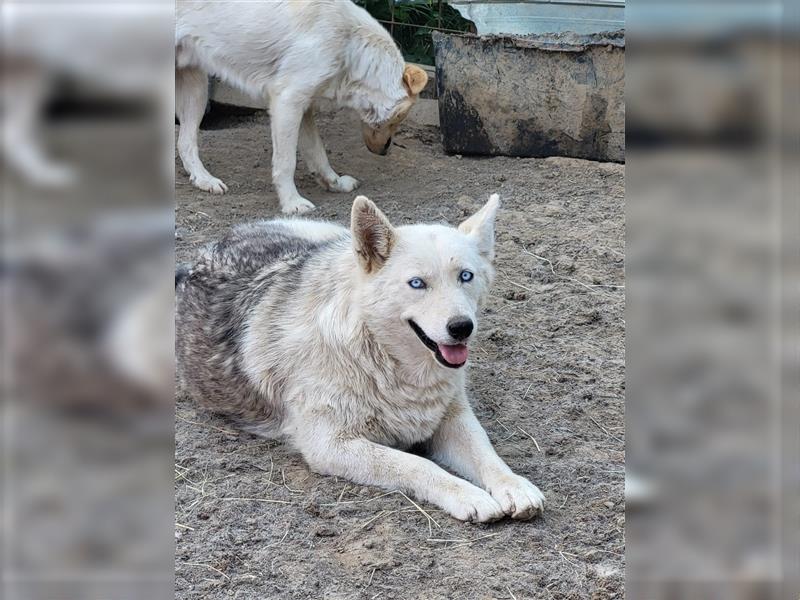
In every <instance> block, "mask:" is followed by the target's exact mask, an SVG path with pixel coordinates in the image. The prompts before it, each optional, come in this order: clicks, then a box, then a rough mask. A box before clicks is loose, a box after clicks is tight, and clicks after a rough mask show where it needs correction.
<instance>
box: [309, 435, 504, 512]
mask: <svg viewBox="0 0 800 600" xmlns="http://www.w3.org/2000/svg"><path fill="white" fill-rule="evenodd" d="M309 425H310V424H309V423H307V422H304V423H303V429H302V436H298V437H296V438H295V442H296V444H297V447H298V448H299V449H300V451H301V452H302V454H303V457H304V458H305V460H306V462H307V463H308V464H309V466H310V467H311V468H312V469H313V470H315V471H317V472H318V473H322V474H323V475H337V476H340V477H345V478H347V479H349V480H351V481H354V482H356V483H360V484H362V485H376V486H380V487H382V488H384V489H388V490H401V491H404V492H410V493H412V494H413V495H414V496H416V497H417V498H418V499H420V500H425V501H428V502H431V503H433V504H436V505H437V506H439V507H441V508H443V509H444V510H445V511H447V512H448V513H449V514H450V515H452V516H453V517H455V518H456V519H459V520H461V521H477V522H486V521H494V520H496V519H499V518H500V517H502V516H503V510H502V508H501V506H500V505H499V504H498V503H497V502H496V501H495V500H494V498H492V497H491V496H490V495H489V494H487V493H486V492H485V491H483V490H482V489H480V488H479V487H477V486H474V485H472V484H471V483H469V482H467V481H464V480H463V479H459V478H458V477H455V476H454V475H451V474H450V473H448V472H447V471H445V470H444V469H442V468H441V467H439V466H438V465H436V464H434V463H433V462H431V461H429V460H427V459H425V458H422V457H421V456H416V455H414V454H409V453H407V452H401V451H400V450H395V449H393V448H389V447H387V446H381V445H380V444H376V443H374V442H371V441H369V440H366V439H360V438H359V439H350V440H348V439H339V438H338V436H337V435H335V433H333V432H331V431H330V430H329V429H328V428H327V427H325V426H324V425H320V426H318V427H310V426H309Z"/></svg>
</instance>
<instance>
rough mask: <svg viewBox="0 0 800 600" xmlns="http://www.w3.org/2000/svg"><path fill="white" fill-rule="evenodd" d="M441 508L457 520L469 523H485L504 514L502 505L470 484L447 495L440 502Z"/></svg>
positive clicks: (500, 517)
mask: <svg viewBox="0 0 800 600" xmlns="http://www.w3.org/2000/svg"><path fill="white" fill-rule="evenodd" d="M442 508H444V509H445V510H446V511H447V512H448V513H449V514H450V516H452V517H454V518H456V519H458V520H459V521H469V522H471V523H487V522H489V521H496V520H498V519H502V518H503V516H504V513H503V509H502V507H501V506H500V505H499V504H498V503H497V501H495V499H494V498H492V497H491V496H490V495H489V494H487V493H486V492H484V491H483V490H482V489H480V488H479V487H475V486H474V485H471V484H468V487H467V486H464V487H463V488H462V489H460V490H459V491H458V492H457V493H455V494H453V495H452V496H450V497H448V498H447V499H446V500H445V501H444V502H442Z"/></svg>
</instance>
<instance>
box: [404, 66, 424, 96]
mask: <svg viewBox="0 0 800 600" xmlns="http://www.w3.org/2000/svg"><path fill="white" fill-rule="evenodd" d="M427 83H428V74H427V73H426V72H425V70H424V69H420V68H419V67H418V66H416V65H406V68H405V69H404V70H403V85H404V86H406V91H407V92H408V95H409V96H416V95H418V94H419V93H420V92H421V91H422V90H423V89H424V88H425V84H427Z"/></svg>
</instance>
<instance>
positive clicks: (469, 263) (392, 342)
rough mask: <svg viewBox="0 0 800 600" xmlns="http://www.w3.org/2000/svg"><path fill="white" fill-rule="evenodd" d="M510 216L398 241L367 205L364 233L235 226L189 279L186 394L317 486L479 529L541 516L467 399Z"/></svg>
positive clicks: (185, 290)
mask: <svg viewBox="0 0 800 600" xmlns="http://www.w3.org/2000/svg"><path fill="white" fill-rule="evenodd" d="M498 204H499V200H498V197H497V195H496V194H495V195H492V196H491V198H490V199H489V201H488V202H487V203H486V205H485V206H484V207H483V208H482V209H481V210H480V211H478V212H477V213H476V214H474V215H473V216H472V217H470V218H469V219H467V220H466V221H464V222H463V223H461V225H459V226H458V229H455V228H452V227H447V226H444V225H410V226H402V227H393V226H392V225H391V224H390V223H389V221H388V220H387V219H386V217H385V216H384V215H383V213H381V211H380V210H378V208H377V207H376V206H375V205H374V204H373V203H372V202H371V201H369V200H368V199H367V198H365V197H364V196H359V197H357V198H356V199H355V202H354V203H353V209H352V218H351V228H350V230H347V229H345V228H343V227H340V226H338V225H334V224H331V223H324V222H314V221H301V220H274V221H262V222H258V223H254V224H249V225H243V226H239V227H236V228H235V229H233V230H232V231H231V232H230V233H229V234H228V235H227V236H226V237H224V238H223V239H222V240H221V241H219V242H218V243H216V244H215V245H212V246H211V247H209V248H208V249H207V250H205V251H204V252H203V253H202V254H201V256H200V257H199V259H198V261H197V262H196V263H195V264H194V265H192V266H191V267H188V268H184V269H182V270H181V271H180V272H179V274H178V276H177V279H176V282H177V288H178V289H177V296H178V316H177V327H178V337H177V340H178V343H177V354H178V369H179V378H180V384H181V386H182V387H183V389H184V390H185V391H186V392H188V393H189V394H190V395H191V396H192V397H193V398H194V399H196V400H197V401H198V402H200V403H202V404H204V405H206V406H208V407H210V408H211V409H213V410H215V411H217V412H220V413H224V414H226V415H228V416H230V417H232V418H233V419H234V420H236V421H238V422H239V423H240V424H241V425H243V426H245V428H247V429H248V430H250V431H253V432H255V433H258V434H261V435H265V436H267V437H282V438H285V439H287V440H288V441H289V442H290V443H291V444H292V445H293V446H294V447H295V448H296V449H297V450H299V451H300V452H301V453H302V455H303V457H304V458H305V460H306V462H307V463H308V464H309V465H310V467H311V468H312V469H313V470H314V471H317V472H319V473H322V474H328V475H338V476H341V477H345V478H347V479H350V480H352V481H354V482H357V483H360V484H364V485H376V486H381V487H384V488H387V489H399V490H403V491H406V492H410V493H412V494H414V495H415V496H416V497H417V498H419V499H422V500H426V501H429V502H431V503H433V504H436V505H438V506H439V507H441V508H442V509H444V510H445V511H447V512H448V513H449V514H451V515H452V516H453V517H455V518H457V519H461V520H465V521H480V522H483V521H491V520H494V519H498V518H500V517H502V516H503V515H510V516H512V517H514V518H518V519H529V518H531V517H533V516H534V515H535V514H537V513H538V512H539V511H541V510H542V509H543V506H544V497H543V496H542V493H541V492H540V491H539V490H538V489H537V488H536V486H534V485H533V484H532V483H530V482H529V481H528V480H527V479H525V478H523V477H521V476H519V475H515V474H514V473H513V472H512V471H511V469H510V468H509V467H508V466H507V465H506V464H505V463H504V462H503V460H502V459H501V458H500V457H499V456H498V455H497V454H496V453H495V451H494V449H493V448H492V446H491V443H490V442H489V438H488V437H487V435H486V432H485V431H484V430H483V428H482V427H481V425H480V423H479V422H478V420H477V419H476V418H475V415H474V414H473V412H472V408H471V407H470V404H469V402H468V400H467V394H466V371H465V368H464V367H465V365H466V363H467V357H468V354H469V342H470V340H471V339H472V338H474V334H475V330H476V327H477V315H478V310H479V307H480V305H481V303H482V300H483V299H484V298H485V297H486V295H487V290H488V289H489V286H490V284H491V281H492V277H493V268H492V260H493V255H494V251H493V246H494V218H495V213H496V211H497V207H498ZM412 447H413V448H414V449H415V450H417V449H419V450H421V451H422V453H424V454H425V455H426V456H429V457H430V459H431V460H428V459H427V458H423V457H422V456H419V455H417V454H411V453H408V452H405V450H409V449H411V448H412ZM437 463H439V464H441V465H444V466H446V467H448V468H450V469H451V470H452V471H454V472H456V473H458V474H459V475H461V476H462V477H464V479H461V478H459V477H456V476H454V475H451V474H450V473H448V472H447V471H445V470H444V469H443V468H442V467H440V466H438V465H437ZM467 480H469V481H467ZM470 482H472V483H470Z"/></svg>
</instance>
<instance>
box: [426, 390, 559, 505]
mask: <svg viewBox="0 0 800 600" xmlns="http://www.w3.org/2000/svg"><path fill="white" fill-rule="evenodd" d="M429 451H430V454H431V457H432V458H433V459H434V460H435V461H437V462H440V463H442V464H444V465H446V466H448V467H450V468H452V469H453V470H454V471H455V472H456V473H458V474H460V475H462V476H463V477H466V478H467V479H469V480H470V481H474V482H475V483H477V484H478V485H480V486H482V487H483V488H485V489H486V490H487V491H488V492H489V493H490V494H491V495H492V497H493V498H494V499H495V500H497V501H498V502H499V503H500V506H502V507H503V512H505V514H507V515H511V516H512V517H514V518H515V519H530V518H532V517H534V516H535V515H536V514H537V513H538V512H541V511H542V510H543V509H544V496H543V495H542V492H540V491H539V488H537V487H536V486H535V485H533V484H532V483H531V482H530V481H528V480H527V479H525V478H524V477H521V476H519V475H516V474H515V473H514V472H513V471H512V470H511V469H510V468H509V466H508V465H507V464H506V463H505V462H503V459H501V458H500V457H499V456H498V455H497V453H496V452H495V450H494V448H493V447H492V443H491V442H490V441H489V436H487V435H486V431H484V429H483V427H482V426H481V424H480V423H479V422H478V419H477V418H476V417H475V414H474V413H473V412H472V408H471V407H470V405H469V403H468V402H467V400H466V398H459V399H458V400H456V401H454V402H453V404H452V405H451V406H450V408H449V410H448V412H447V414H446V415H445V417H444V419H443V420H442V423H441V424H440V425H439V428H438V429H437V430H436V432H435V433H434V435H433V438H432V439H431V440H430V443H429Z"/></svg>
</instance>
